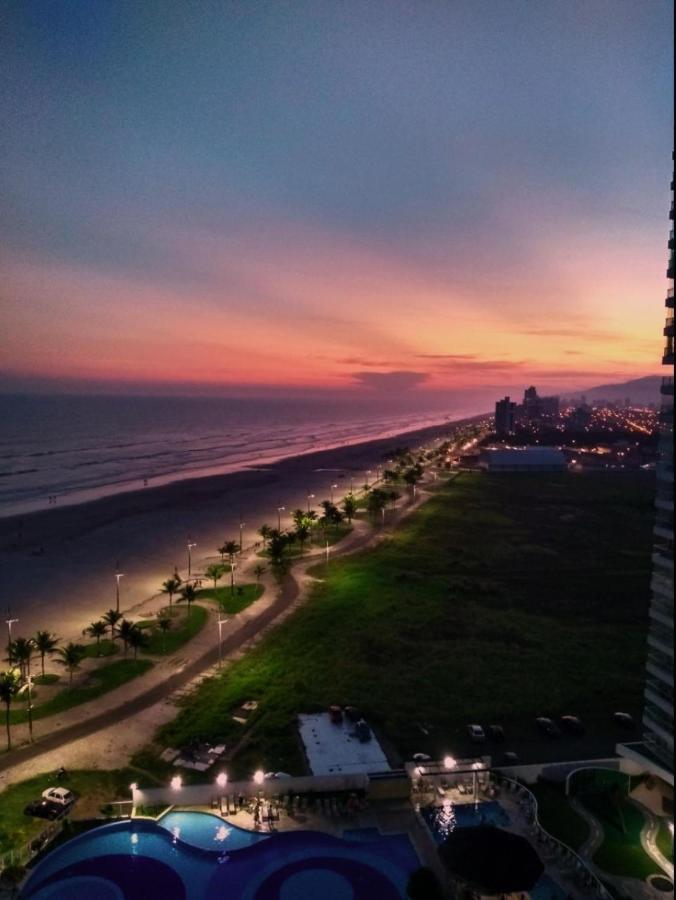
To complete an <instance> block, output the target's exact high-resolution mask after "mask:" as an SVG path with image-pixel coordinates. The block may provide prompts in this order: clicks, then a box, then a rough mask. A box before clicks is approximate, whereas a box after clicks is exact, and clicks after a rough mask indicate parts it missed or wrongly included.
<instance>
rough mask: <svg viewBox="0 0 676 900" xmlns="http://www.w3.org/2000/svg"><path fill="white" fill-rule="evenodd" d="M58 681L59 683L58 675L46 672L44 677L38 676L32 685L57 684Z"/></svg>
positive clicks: (59, 677)
mask: <svg viewBox="0 0 676 900" xmlns="http://www.w3.org/2000/svg"><path fill="white" fill-rule="evenodd" d="M59 681H61V676H60V675H54V674H53V673H51V672H47V673H46V674H45V675H38V677H37V678H34V679H33V684H57V683H58V682H59Z"/></svg>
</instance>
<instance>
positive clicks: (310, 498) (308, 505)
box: [307, 494, 315, 512]
mask: <svg viewBox="0 0 676 900" xmlns="http://www.w3.org/2000/svg"><path fill="white" fill-rule="evenodd" d="M314 499H315V495H314V494H308V495H307V511H308V512H310V510H311V509H312V507H311V506H310V500H314Z"/></svg>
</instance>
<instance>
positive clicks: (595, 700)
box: [160, 473, 653, 774]
mask: <svg viewBox="0 0 676 900" xmlns="http://www.w3.org/2000/svg"><path fill="white" fill-rule="evenodd" d="M652 520H653V482H652V480H651V478H650V477H649V476H648V475H646V474H645V473H624V474H621V473H612V474H606V473H599V474H590V475H573V474H568V473H563V474H560V475H558V474H557V475H537V474H528V475H509V476H504V475H497V476H488V475H471V474H470V475H461V476H460V477H459V478H458V479H456V480H454V481H453V482H451V483H448V484H446V485H444V486H442V487H441V488H440V489H439V492H438V493H437V494H436V495H435V496H434V497H433V498H432V499H431V500H429V501H428V502H427V503H426V504H425V505H424V506H423V507H421V508H420V510H418V511H417V512H416V513H415V514H414V515H413V516H412V517H411V518H410V519H409V520H407V521H406V522H405V523H404V524H403V525H402V526H401V527H400V528H399V529H398V530H397V531H396V533H395V534H394V535H393V536H392V537H390V538H389V539H387V540H386V541H385V542H383V543H382V544H381V545H379V546H378V547H377V548H375V549H373V550H369V551H365V552H362V553H360V554H357V555H354V556H351V557H349V558H346V559H344V560H340V559H338V560H334V561H332V562H331V564H330V566H329V568H328V570H327V568H326V566H324V565H322V566H318V567H317V569H316V574H317V577H318V578H319V579H322V581H321V582H320V583H318V584H317V585H316V587H315V588H314V590H313V591H312V593H311V596H310V598H309V600H308V602H307V603H305V604H304V605H303V606H302V607H301V608H300V609H299V610H298V611H297V612H296V613H294V615H293V616H291V617H290V618H289V619H287V620H286V621H285V622H284V623H283V624H281V625H280V626H278V627H277V628H275V629H274V630H273V631H272V632H271V633H270V634H269V635H268V636H267V637H265V638H264V639H263V640H262V641H261V642H260V643H259V644H258V645H257V646H256V647H255V648H254V649H253V650H252V651H251V652H249V653H248V654H247V655H246V657H244V658H243V659H242V660H240V661H238V662H236V663H235V664H233V665H232V666H231V667H229V668H228V669H227V670H226V672H225V673H224V675H223V676H222V677H217V678H215V679H213V680H211V681H208V682H206V683H205V684H204V685H203V686H202V687H201V688H200V689H199V691H198V694H197V697H193V698H191V699H190V700H189V701H188V702H187V703H186V706H185V708H184V709H183V710H182V711H181V712H180V714H179V715H178V717H177V719H176V720H175V721H174V722H173V723H171V724H169V725H168V726H166V727H165V728H164V729H163V730H162V732H161V735H160V739H161V740H162V742H163V743H164V746H166V745H173V746H182V745H183V744H185V743H188V742H189V741H190V740H191V739H192V738H193V737H194V736H195V735H200V736H201V737H202V738H208V737H211V738H213V739H219V740H221V739H222V740H225V741H226V743H232V742H233V740H236V739H237V737H238V735H239V733H240V731H239V730H240V728H241V726H238V725H236V724H235V723H233V722H232V719H231V716H230V712H231V711H232V709H233V708H234V707H236V706H238V705H239V704H240V703H241V702H243V701H245V700H249V699H256V700H258V701H259V709H258V711H257V713H256V715H255V717H254V718H253V719H252V720H251V721H252V725H253V727H252V728H251V732H250V735H249V741H248V743H247V746H246V749H245V750H244V751H243V752H242V754H241V755H239V756H238V757H237V759H236V760H235V763H234V764H233V765H232V766H231V768H232V769H233V772H234V770H235V768H236V767H237V763H238V762H241V769H242V773H243V774H246V772H248V771H249V770H250V768H251V766H252V765H255V766H259V765H260V766H262V767H263V768H265V769H279V770H282V771H291V772H299V771H302V770H303V768H304V764H303V760H302V756H301V753H300V749H299V745H298V740H297V736H296V729H295V715H296V714H297V713H298V712H304V711H305V712H307V711H312V710H318V709H322V708H325V707H326V706H327V705H328V704H330V703H343V704H347V703H352V704H355V705H357V706H359V707H360V708H361V709H362V710H363V712H364V713H365V715H366V716H367V718H368V719H369V720H370V721H371V722H372V723H373V724H374V725H375V726H376V727H377V728H379V730H380V731H381V732H382V733H384V734H385V735H386V736H387V738H388V739H389V741H390V742H392V744H393V745H394V746H395V747H396V748H397V750H398V751H399V752H400V753H401V754H402V755H407V754H410V753H411V752H414V751H418V750H420V751H424V752H430V753H432V754H435V755H436V754H439V753H443V752H444V750H445V749H448V747H449V743H451V742H452V740H453V739H454V736H455V737H456V738H457V736H458V735H459V734H462V732H463V731H464V725H465V723H466V722H468V721H483V722H489V721H501V722H504V723H505V724H506V725H507V727H508V728H510V729H514V728H518V727H522V728H523V727H525V725H524V723H526V722H527V723H528V727H530V728H532V721H531V720H532V717H533V716H535V715H543V714H551V715H558V714H562V713H564V712H570V711H572V710H574V711H575V712H577V713H578V714H581V715H603V716H607V715H609V713H610V712H611V711H612V710H613V709H615V708H632V707H634V708H638V707H639V706H640V704H641V693H642V678H643V665H644V656H645V652H644V640H643V637H642V635H643V632H644V629H645V627H646V622H647V608H648V601H649V577H650V544H651V529H652ZM599 672H604V673H613V674H612V677H604V678H602V679H599V678H598V673H599ZM419 722H426V723H430V725H431V726H432V727H431V734H430V736H429V737H428V738H425V737H423V736H422V735H421V733H420V729H419V727H418V725H417V723H419ZM450 749H453V746H452V743H451V748H450Z"/></svg>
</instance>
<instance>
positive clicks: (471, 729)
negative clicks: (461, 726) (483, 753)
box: [467, 725, 486, 744]
mask: <svg viewBox="0 0 676 900" xmlns="http://www.w3.org/2000/svg"><path fill="white" fill-rule="evenodd" d="M467 734H468V735H469V737H470V740H472V741H474V743H475V744H483V743H484V741H485V740H486V732H485V731H484V730H483V728H482V727H481V725H468V726H467Z"/></svg>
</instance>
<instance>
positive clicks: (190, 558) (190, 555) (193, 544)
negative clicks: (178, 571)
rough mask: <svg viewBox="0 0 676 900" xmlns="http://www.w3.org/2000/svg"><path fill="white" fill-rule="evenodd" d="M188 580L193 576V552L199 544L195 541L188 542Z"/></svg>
mask: <svg viewBox="0 0 676 900" xmlns="http://www.w3.org/2000/svg"><path fill="white" fill-rule="evenodd" d="M187 546H188V578H190V576H191V575H192V551H193V550H194V549H195V547H196V546H197V544H196V543H195V542H194V541H188V545H187Z"/></svg>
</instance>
